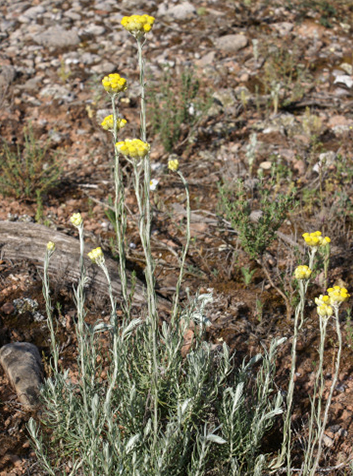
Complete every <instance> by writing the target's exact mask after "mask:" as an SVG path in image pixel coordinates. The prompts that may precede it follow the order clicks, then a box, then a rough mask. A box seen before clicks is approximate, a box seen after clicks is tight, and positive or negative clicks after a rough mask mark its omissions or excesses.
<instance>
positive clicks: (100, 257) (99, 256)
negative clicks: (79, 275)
mask: <svg viewBox="0 0 353 476" xmlns="http://www.w3.org/2000/svg"><path fill="white" fill-rule="evenodd" d="M88 257H89V259H90V260H91V261H92V263H95V264H98V265H99V264H103V263H104V254H103V251H102V248H101V247H100V246H98V248H95V249H94V250H92V251H90V252H89V253H88Z"/></svg>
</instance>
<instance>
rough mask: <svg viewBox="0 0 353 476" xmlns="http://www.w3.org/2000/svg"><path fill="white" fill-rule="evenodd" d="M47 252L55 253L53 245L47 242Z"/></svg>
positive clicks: (51, 242)
mask: <svg viewBox="0 0 353 476" xmlns="http://www.w3.org/2000/svg"><path fill="white" fill-rule="evenodd" d="M47 250H48V251H55V243H54V242H53V241H48V243H47Z"/></svg>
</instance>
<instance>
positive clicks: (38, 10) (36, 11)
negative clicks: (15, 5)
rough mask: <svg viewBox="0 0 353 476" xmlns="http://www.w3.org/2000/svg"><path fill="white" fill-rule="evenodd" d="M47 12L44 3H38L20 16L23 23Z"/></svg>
mask: <svg viewBox="0 0 353 476" xmlns="http://www.w3.org/2000/svg"><path fill="white" fill-rule="evenodd" d="M44 12H45V8H44V7H43V6H42V5H37V6H35V7H31V8H29V9H28V10H26V11H25V12H24V13H23V14H22V15H20V16H19V17H18V20H19V21H20V22H21V23H29V22H30V21H31V20H36V19H37V17H39V16H41V15H42V14H43V13H44Z"/></svg>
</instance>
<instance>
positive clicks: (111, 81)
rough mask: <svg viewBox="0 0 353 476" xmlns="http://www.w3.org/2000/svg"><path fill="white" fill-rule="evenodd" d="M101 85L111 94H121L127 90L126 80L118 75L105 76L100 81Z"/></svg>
mask: <svg viewBox="0 0 353 476" xmlns="http://www.w3.org/2000/svg"><path fill="white" fill-rule="evenodd" d="M102 84H103V87H104V89H105V90H106V91H107V93H112V94H117V93H121V92H123V91H125V89H126V88H127V82H126V79H125V78H122V77H121V76H120V74H117V73H114V74H110V75H109V76H105V77H104V78H103V79H102Z"/></svg>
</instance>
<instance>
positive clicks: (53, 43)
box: [32, 26, 80, 48]
mask: <svg viewBox="0 0 353 476" xmlns="http://www.w3.org/2000/svg"><path fill="white" fill-rule="evenodd" d="M32 38H33V40H34V41H35V42H36V43H38V44H39V45H42V46H46V47H53V48H65V47H67V46H75V45H78V44H79V43H80V38H79V36H78V34H77V31H76V30H75V29H72V30H64V28H61V27H60V26H52V27H50V28H48V29H47V30H46V31H44V32H42V33H39V34H37V35H34V36H33V37H32Z"/></svg>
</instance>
